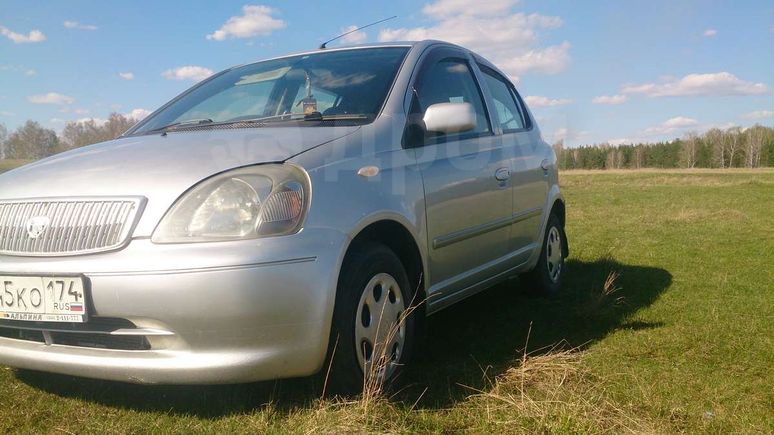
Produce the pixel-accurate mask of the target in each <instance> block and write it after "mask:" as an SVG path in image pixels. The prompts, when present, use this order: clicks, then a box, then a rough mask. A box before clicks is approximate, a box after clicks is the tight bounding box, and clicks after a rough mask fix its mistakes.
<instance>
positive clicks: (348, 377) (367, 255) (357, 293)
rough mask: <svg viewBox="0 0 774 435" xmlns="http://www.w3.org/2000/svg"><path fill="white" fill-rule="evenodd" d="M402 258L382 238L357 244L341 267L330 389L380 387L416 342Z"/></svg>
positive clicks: (346, 390)
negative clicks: (375, 241) (373, 242)
mask: <svg viewBox="0 0 774 435" xmlns="http://www.w3.org/2000/svg"><path fill="white" fill-rule="evenodd" d="M412 294H413V292H412V291H411V288H410V285H409V280H408V275H407V274H406V271H405V269H404V267H403V264H402V263H401V261H400V259H399V258H398V257H397V256H396V255H395V253H393V252H392V251H391V250H390V249H389V248H387V247H386V246H384V245H380V244H366V245H363V246H360V247H357V248H355V250H354V251H353V252H352V253H351V254H349V255H348V256H347V258H346V260H345V264H344V265H343V267H342V271H341V276H340V277H339V285H338V289H337V294H336V307H335V309H334V317H333V327H332V329H331V338H330V340H331V346H330V350H329V355H330V358H331V359H332V361H331V363H330V369H331V370H330V381H331V382H330V384H331V387H332V389H333V390H334V391H337V392H342V393H345V394H351V393H357V392H360V391H362V390H363V389H364V388H367V389H369V390H371V391H373V390H378V391H381V390H382V389H383V388H385V387H388V386H389V385H390V383H392V382H393V381H394V380H395V379H396V378H397V377H398V375H399V374H400V372H401V370H402V368H403V367H404V366H405V364H406V363H407V362H408V360H409V357H410V356H411V350H412V347H413V344H414V329H415V320H414V316H413V313H412V311H413V309H412V308H411V307H412V306H414V304H413V303H412V302H413V301H412Z"/></svg>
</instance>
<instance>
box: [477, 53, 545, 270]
mask: <svg viewBox="0 0 774 435" xmlns="http://www.w3.org/2000/svg"><path fill="white" fill-rule="evenodd" d="M479 69H480V71H481V75H482V77H483V81H484V82H485V83H486V87H487V89H488V91H489V94H490V96H491V99H492V106H493V110H492V112H493V113H492V119H493V122H494V123H495V127H499V130H501V131H502V141H503V147H504V148H505V149H506V151H507V152H508V153H509V154H511V155H512V161H511V167H512V171H513V173H512V175H511V180H512V182H513V219H512V221H513V223H512V226H511V240H512V243H513V244H512V249H513V251H517V252H521V255H520V256H521V257H524V259H526V258H527V257H528V256H529V254H530V252H531V249H530V248H533V247H534V243H535V242H536V241H537V240H538V239H539V234H538V232H539V231H540V225H541V222H542V220H541V217H542V213H543V209H544V207H545V201H546V195H547V193H548V170H547V168H546V169H544V168H543V166H546V165H547V163H548V160H547V158H548V151H549V150H548V149H547V148H546V147H545V145H544V144H543V141H542V140H541V139H540V134H539V133H538V132H537V129H534V128H533V126H532V120H531V119H530V116H529V114H528V112H527V111H526V108H525V107H524V105H523V102H522V101H521V98H520V97H519V95H518V93H517V92H516V89H515V88H514V87H513V85H512V84H511V83H510V81H508V79H506V78H505V77H503V76H502V75H501V74H500V73H498V72H497V71H495V70H494V69H492V68H489V67H487V66H486V65H481V64H479ZM544 160H545V161H544Z"/></svg>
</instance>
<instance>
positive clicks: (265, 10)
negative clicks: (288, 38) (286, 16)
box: [207, 5, 287, 41]
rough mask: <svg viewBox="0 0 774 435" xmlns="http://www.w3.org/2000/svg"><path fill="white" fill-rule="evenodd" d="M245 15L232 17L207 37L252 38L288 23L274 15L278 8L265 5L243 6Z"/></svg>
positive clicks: (219, 38)
mask: <svg viewBox="0 0 774 435" xmlns="http://www.w3.org/2000/svg"><path fill="white" fill-rule="evenodd" d="M242 12H243V15H239V16H235V17H231V18H229V19H228V21H226V23H225V24H223V26H222V27H221V28H220V29H218V30H216V31H214V32H213V33H210V34H209V35H207V39H214V40H215V41H223V40H225V39H226V38H250V37H253V36H265V35H269V34H271V33H272V32H273V31H275V30H279V29H282V28H284V27H285V26H286V25H287V24H286V23H285V22H284V21H282V20H280V19H277V18H274V17H273V16H272V15H274V14H275V13H277V10H276V9H274V8H270V7H268V6H263V5H245V6H242Z"/></svg>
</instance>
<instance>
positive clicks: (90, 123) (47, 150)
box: [0, 113, 137, 160]
mask: <svg viewBox="0 0 774 435" xmlns="http://www.w3.org/2000/svg"><path fill="white" fill-rule="evenodd" d="M136 123H137V120H136V119H134V118H131V117H128V116H126V115H122V114H120V113H112V114H110V117H109V118H108V120H107V121H106V122H104V123H99V122H97V121H95V120H93V119H89V120H86V121H73V122H68V123H67V124H66V125H65V127H64V129H62V132H61V133H60V134H59V135H57V133H56V132H55V131H54V130H52V129H50V128H45V127H43V126H41V125H40V124H39V123H37V122H35V121H27V122H26V123H24V125H21V126H19V128H17V129H16V130H15V131H13V132H8V130H7V129H6V127H5V126H4V125H3V124H0V159H21V160H38V159H42V158H43V157H48V156H50V155H53V154H57V153H61V152H63V151H67V150H71V149H74V148H80V147H82V146H86V145H91V144H95V143H98V142H104V141H106V140H111V139H115V138H117V137H118V136H120V135H121V134H123V133H124V132H125V131H126V130H129V128H130V127H131V126H133V125H134V124H136Z"/></svg>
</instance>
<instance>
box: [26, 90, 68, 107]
mask: <svg viewBox="0 0 774 435" xmlns="http://www.w3.org/2000/svg"><path fill="white" fill-rule="evenodd" d="M27 101H29V102H30V103H33V104H59V105H61V104H72V103H74V102H75V98H73V97H69V96H67V95H62V94H58V93H56V92H49V93H47V94H41V95H30V96H29V97H27Z"/></svg>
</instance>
